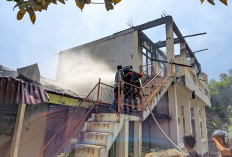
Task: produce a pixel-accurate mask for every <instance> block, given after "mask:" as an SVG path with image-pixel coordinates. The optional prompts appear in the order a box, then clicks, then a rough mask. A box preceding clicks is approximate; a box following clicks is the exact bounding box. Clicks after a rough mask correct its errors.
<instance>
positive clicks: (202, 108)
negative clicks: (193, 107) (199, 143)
mask: <svg viewBox="0 0 232 157" xmlns="http://www.w3.org/2000/svg"><path fill="white" fill-rule="evenodd" d="M200 109H201V125H202V137H203V139H208V137H207V126H206V116H205V105H203V104H202V105H201V106H200Z"/></svg>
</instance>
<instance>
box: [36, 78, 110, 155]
mask: <svg viewBox="0 0 232 157" xmlns="http://www.w3.org/2000/svg"><path fill="white" fill-rule="evenodd" d="M113 89H114V87H112V86H110V85H107V84H104V83H101V81H100V79H99V82H98V83H97V84H96V85H95V86H94V88H93V89H92V90H91V91H90V93H89V94H88V95H87V96H86V97H85V98H84V99H83V101H82V102H81V103H80V105H79V106H78V107H76V109H74V111H73V112H72V113H71V115H70V116H69V117H68V118H67V120H66V121H65V122H64V124H63V125H62V126H61V127H60V128H59V129H58V130H57V131H56V133H55V134H54V135H53V136H52V138H51V139H50V140H49V141H48V142H47V143H46V144H45V145H43V146H42V148H41V152H40V157H56V156H57V155H58V154H59V153H60V152H62V150H67V149H69V148H65V146H67V144H68V142H71V139H72V138H76V139H77V140H79V139H80V137H79V133H80V132H81V129H82V128H83V125H84V123H85V122H86V120H87V117H88V116H89V115H90V113H92V112H93V111H94V109H95V112H98V110H99V105H106V104H108V105H110V104H112V101H113ZM69 147H71V145H69Z"/></svg>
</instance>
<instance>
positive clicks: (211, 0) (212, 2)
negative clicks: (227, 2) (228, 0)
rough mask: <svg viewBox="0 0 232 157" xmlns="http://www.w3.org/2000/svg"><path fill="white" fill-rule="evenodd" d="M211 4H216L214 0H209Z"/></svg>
mask: <svg viewBox="0 0 232 157" xmlns="http://www.w3.org/2000/svg"><path fill="white" fill-rule="evenodd" d="M207 1H208V2H209V3H210V4H212V5H215V3H214V0H207Z"/></svg>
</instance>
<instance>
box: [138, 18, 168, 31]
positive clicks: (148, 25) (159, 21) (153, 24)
mask: <svg viewBox="0 0 232 157" xmlns="http://www.w3.org/2000/svg"><path fill="white" fill-rule="evenodd" d="M169 20H172V17H171V16H165V17H162V18H159V19H156V20H153V21H150V22H147V23H144V24H142V25H139V26H137V28H138V29H139V30H146V29H149V28H152V27H156V26H159V25H162V24H165V23H166V22H167V21H169Z"/></svg>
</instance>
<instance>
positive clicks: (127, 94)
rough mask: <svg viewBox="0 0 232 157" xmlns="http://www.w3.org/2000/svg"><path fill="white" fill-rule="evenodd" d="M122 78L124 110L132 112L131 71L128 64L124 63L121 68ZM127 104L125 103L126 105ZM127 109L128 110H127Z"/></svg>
mask: <svg viewBox="0 0 232 157" xmlns="http://www.w3.org/2000/svg"><path fill="white" fill-rule="evenodd" d="M123 74H124V75H123V80H124V82H125V83H124V86H123V95H124V112H125V113H128V112H129V114H132V113H133V111H132V99H133V95H132V94H133V93H132V91H133V87H132V86H131V85H130V84H133V72H132V69H131V68H130V66H128V65H126V66H125V67H124V68H123ZM126 104H127V105H126ZM128 109H129V111H128Z"/></svg>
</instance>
